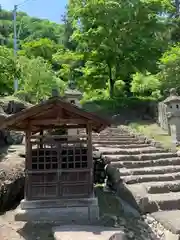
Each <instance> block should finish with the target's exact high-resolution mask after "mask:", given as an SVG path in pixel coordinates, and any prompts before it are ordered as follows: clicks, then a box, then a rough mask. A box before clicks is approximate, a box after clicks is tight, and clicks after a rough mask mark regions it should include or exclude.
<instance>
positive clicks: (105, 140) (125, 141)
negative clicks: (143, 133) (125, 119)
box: [92, 138, 145, 145]
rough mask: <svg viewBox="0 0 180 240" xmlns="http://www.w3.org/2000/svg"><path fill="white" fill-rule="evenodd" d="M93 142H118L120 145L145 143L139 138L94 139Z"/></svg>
mask: <svg viewBox="0 0 180 240" xmlns="http://www.w3.org/2000/svg"><path fill="white" fill-rule="evenodd" d="M92 142H93V144H110V145H112V144H118V145H125V144H126V145H127V144H128V145H129V144H143V143H145V142H144V141H143V140H138V139H135V138H132V139H131V140H122V139H121V140H114V139H113V140H112V139H93V140H92Z"/></svg>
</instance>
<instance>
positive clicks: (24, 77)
mask: <svg viewBox="0 0 180 240" xmlns="http://www.w3.org/2000/svg"><path fill="white" fill-rule="evenodd" d="M19 66H20V70H21V78H20V80H19V88H20V91H21V92H22V91H23V92H24V93H25V94H27V95H28V96H30V100H31V102H35V103H37V102H39V101H40V100H42V99H44V98H46V97H49V96H50V95H51V90H52V88H54V87H58V88H59V90H60V92H61V93H62V92H63V91H64V88H65V84H64V82H63V81H62V80H60V79H58V78H57V77H56V75H55V74H54V73H53V71H52V68H51V65H50V64H49V63H47V62H46V61H45V60H44V59H43V58H41V57H37V58H32V59H28V58H27V57H24V56H21V57H20V58H19Z"/></svg>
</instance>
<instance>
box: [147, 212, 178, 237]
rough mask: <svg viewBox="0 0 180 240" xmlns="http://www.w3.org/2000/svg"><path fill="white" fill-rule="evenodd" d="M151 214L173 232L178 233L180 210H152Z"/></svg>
mask: <svg viewBox="0 0 180 240" xmlns="http://www.w3.org/2000/svg"><path fill="white" fill-rule="evenodd" d="M151 215H152V216H153V217H154V218H155V219H156V220H157V221H159V222H160V223H161V224H162V225H163V226H164V227H165V228H166V229H167V230H169V231H171V232H172V233H173V234H180V210H172V211H161V212H154V213H152V214H151Z"/></svg>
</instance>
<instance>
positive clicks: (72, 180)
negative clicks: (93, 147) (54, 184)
mask: <svg viewBox="0 0 180 240" xmlns="http://www.w3.org/2000/svg"><path fill="white" fill-rule="evenodd" d="M60 161H61V176H60V184H61V188H60V189H61V197H64V198H66V197H70V198H73V197H74V198H76V197H87V196H88V195H89V194H90V191H91V184H90V179H91V178H90V176H91V174H92V170H91V168H90V166H89V163H88V151H87V147H75V146H72V147H68V148H66V149H62V151H61V155H60Z"/></svg>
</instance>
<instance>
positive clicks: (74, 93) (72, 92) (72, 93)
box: [65, 88, 83, 97]
mask: <svg viewBox="0 0 180 240" xmlns="http://www.w3.org/2000/svg"><path fill="white" fill-rule="evenodd" d="M82 95H83V94H82V92H80V91H79V90H77V89H70V88H68V89H67V90H66V91H65V96H77V97H81V96H82Z"/></svg>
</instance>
